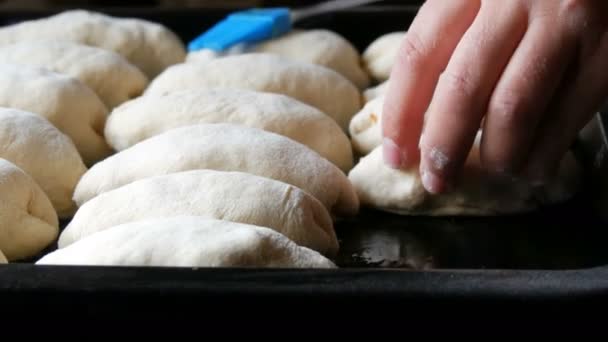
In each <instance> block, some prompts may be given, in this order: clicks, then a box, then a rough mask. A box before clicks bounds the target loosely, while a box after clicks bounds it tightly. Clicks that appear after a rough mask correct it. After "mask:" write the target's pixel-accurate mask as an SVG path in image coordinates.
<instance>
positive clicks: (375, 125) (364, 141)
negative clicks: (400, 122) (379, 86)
mask: <svg viewBox="0 0 608 342" xmlns="http://www.w3.org/2000/svg"><path fill="white" fill-rule="evenodd" d="M383 105H384V96H380V97H377V98H375V99H373V100H372V101H370V102H368V103H367V104H366V105H365V106H364V107H363V109H361V111H359V113H357V114H356V115H355V116H354V117H353V119H352V120H351V121H350V126H349V132H350V136H351V142H352V144H353V148H354V149H355V151H356V152H357V153H359V154H360V155H366V154H368V153H370V152H371V151H372V150H373V149H374V148H376V147H377V146H378V145H381V144H382V109H383V108H382V106H383Z"/></svg>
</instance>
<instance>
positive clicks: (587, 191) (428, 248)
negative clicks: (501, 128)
mask: <svg viewBox="0 0 608 342" xmlns="http://www.w3.org/2000/svg"><path fill="white" fill-rule="evenodd" d="M93 9H94V10H97V11H100V12H105V13H108V14H111V15H116V16H124V17H139V18H144V19H149V20H153V21H156V22H160V23H163V24H165V25H167V26H168V27H170V28H171V29H173V30H174V31H175V32H176V33H178V34H179V35H180V37H181V38H182V39H183V40H184V41H185V42H188V41H189V40H190V39H192V38H194V37H195V36H196V35H198V34H199V33H200V32H201V31H202V30H204V29H205V28H208V27H210V26H211V25H212V24H213V23H214V22H216V21H217V20H219V19H221V18H223V17H224V16H225V15H226V14H227V12H226V11H225V10H219V9H214V10H201V9H197V10H193V9H189V10H179V9H169V10H167V9H165V10H156V9H150V8H93ZM60 10H61V9H59V10H53V11H49V10H44V11H43V10H29V11H12V12H0V25H5V24H10V23H15V22H19V21H21V20H27V19H34V18H39V17H43V16H48V15H51V14H53V13H55V12H56V11H60ZM417 10H418V7H417V6H415V5H407V6H368V7H362V8H357V9H350V10H344V11H340V12H337V13H332V14H326V15H322V16H319V17H315V18H311V19H308V20H306V21H305V22H303V23H301V24H300V25H299V26H300V27H303V28H317V27H322V28H327V29H331V30H334V31H336V32H338V33H340V34H342V35H344V36H345V37H346V38H348V39H349V40H350V41H351V42H352V43H353V44H354V45H355V46H356V47H357V48H358V49H359V50H363V49H364V48H365V47H366V46H367V45H368V44H369V43H370V42H371V41H372V40H374V39H375V38H377V37H378V36H379V35H381V34H383V33H386V32H391V31H396V30H405V29H407V28H408V26H409V24H410V23H411V21H412V19H413V18H414V17H415V14H416V11H417ZM607 118H608V115H606V114H603V113H598V114H597V115H596V117H595V118H594V120H593V121H592V122H591V123H590V124H589V125H588V126H587V127H586V128H585V129H584V130H583V131H582V132H581V136H580V139H579V140H578V141H577V143H576V144H575V146H574V147H573V148H574V150H575V151H576V155H577V157H578V158H579V159H580V160H581V162H582V163H583V164H584V165H585V166H586V168H585V169H586V173H587V174H586V176H585V179H586V184H585V188H584V190H583V191H582V193H581V194H579V195H578V196H577V197H576V198H575V199H573V200H572V201H569V202H568V203H564V204H560V205H558V206H555V207H551V208H546V209H543V210H541V211H539V212H536V213H533V214H526V215H513V216H505V217H488V218H467V217H458V218H456V217H447V218H416V217H402V216H397V215H392V214H387V213H382V212H378V211H374V210H371V209H363V210H362V211H361V213H360V215H359V216H357V217H355V218H352V219H343V220H339V221H338V222H336V230H337V233H338V236H339V239H340V242H341V251H340V254H339V255H338V257H337V258H336V262H337V264H338V265H339V266H340V267H341V268H340V269H337V270H289V269H237V268H233V269H205V268H200V269H184V268H158V267H146V268H140V267H84V266H35V265H33V264H32V263H31V262H22V263H15V264H9V265H5V266H0V309H1V310H3V311H4V313H6V312H10V313H11V316H13V318H14V317H15V315H16V317H21V316H20V315H27V316H31V313H32V308H35V312H36V316H39V317H44V320H51V321H52V320H53V319H65V318H66V317H71V318H85V317H86V318H90V317H94V318H95V319H97V320H99V319H110V318H113V319H116V320H119V321H120V320H123V322H126V321H128V322H129V324H135V323H134V322H135V321H138V322H140V323H142V322H143V323H142V324H144V325H146V324H148V323H149V322H152V321H159V320H160V321H164V322H166V321H168V320H169V319H171V318H179V319H180V320H192V319H193V316H192V315H190V314H189V312H191V311H190V310H193V312H195V313H196V317H200V315H204V314H205V313H207V314H209V313H210V312H216V313H217V315H211V316H213V317H214V318H216V319H218V320H220V321H221V320H222V319H226V320H234V319H236V318H235V317H228V316H231V314H230V313H229V311H228V310H231V309H234V310H239V312H240V314H239V316H241V318H242V317H247V318H246V319H245V321H247V322H249V323H251V322H253V321H256V317H257V318H260V317H258V314H259V313H260V312H261V311H263V310H270V308H272V309H276V310H290V311H289V312H288V313H286V315H287V317H282V315H280V314H277V317H274V318H275V319H277V320H281V318H284V319H285V321H286V322H288V321H290V319H291V318H292V317H295V315H297V314H298V313H301V312H304V310H305V309H306V308H311V309H315V310H316V311H315V312H316V313H315V314H314V316H309V317H307V318H308V319H309V322H310V320H311V319H314V318H316V319H321V318H322V320H326V319H330V320H331V322H332V324H339V323H340V322H343V323H344V322H346V323H345V324H347V325H348V324H351V323H352V322H353V321H354V319H356V318H360V319H361V320H362V321H364V322H370V321H371V320H373V319H374V318H376V319H380V318H381V319H382V320H385V322H388V321H390V320H391V319H392V320H397V321H401V320H402V319H404V317H406V316H407V317H408V319H409V320H410V321H409V322H413V320H416V321H422V322H425V321H427V322H428V321H429V319H430V318H429V317H428V316H424V315H422V316H421V315H419V313H423V312H425V313H428V314H429V315H433V319H437V318H438V317H439V315H440V314H441V313H443V314H445V313H448V312H450V313H453V312H458V311H459V310H461V309H462V308H463V307H464V306H467V307H468V306H471V305H473V303H475V304H476V305H480V306H481V307H484V308H491V307H496V305H500V307H501V308H504V307H506V306H508V305H519V304H523V303H535V304H545V305H548V306H549V307H550V308H554V307H555V305H559V307H561V308H564V307H565V306H566V305H572V304H577V303H586V304H598V303H600V302H602V301H603V300H604V299H606V298H608V248H606V247H607V246H608V230H607V229H606V228H608V226H607V224H606V223H607V222H608V215H607V213H608V210H607V209H608V205H605V203H608V201H606V199H605V196H606V194H608V191H606V190H608V187H607V185H606V182H607V181H606V179H605V178H606V177H605V171H606V167H608V164H607V163H606V160H605V159H606V158H607V157H608V141H607V140H606V134H605V131H606V127H608V125H606V119H607ZM271 303H274V304H271ZM364 306H376V307H394V308H396V309H398V310H402V311H400V314H399V315H396V316H395V315H388V316H387V315H385V313H386V312H385V311H372V312H373V314H371V315H370V314H369V313H367V314H366V313H364V312H363V311H362V309H361V308H362V307H364ZM185 308H188V309H185ZM319 308H323V309H322V310H319ZM400 308H401V309H400ZM439 308H440V309H439ZM378 310H380V309H378ZM366 312H367V311H366ZM527 312H528V313H529V312H530V311H527ZM560 312H561V311H560ZM15 313H16V314H15ZM220 313H225V314H226V315H228V316H225V315H224V314H220ZM479 313H480V312H478V314H479ZM520 314H523V313H522V312H520ZM45 315H46V316H45ZM469 315H470V314H469ZM346 317H348V319H346ZM467 317H470V316H467ZM479 317H480V318H483V319H486V320H487V319H489V317H487V316H484V315H483V314H480V315H479ZM561 317H564V316H563V315H562V316H561ZM463 319H465V318H464V317H462V316H460V315H458V314H455V315H453V316H451V317H450V320H451V321H453V322H460V321H461V320H463ZM92 322H97V321H90V322H89V323H91V324H94V323H92ZM292 323H293V322H292ZM148 328H150V327H149V326H148Z"/></svg>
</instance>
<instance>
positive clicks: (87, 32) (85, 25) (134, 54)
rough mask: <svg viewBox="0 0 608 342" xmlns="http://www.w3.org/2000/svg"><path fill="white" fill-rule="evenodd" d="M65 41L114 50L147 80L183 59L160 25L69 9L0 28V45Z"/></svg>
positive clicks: (173, 37) (181, 47) (178, 46)
mask: <svg viewBox="0 0 608 342" xmlns="http://www.w3.org/2000/svg"><path fill="white" fill-rule="evenodd" d="M24 41H35V42H39V41H51V42H56V41H67V42H75V43H80V44H86V45H91V46H96V47H100V48H103V49H106V50H111V51H114V52H116V53H118V54H120V55H122V56H123V57H125V58H126V59H127V60H129V61H130V62H131V63H132V64H134V65H136V66H137V67H138V68H139V69H140V70H141V71H143V72H144V73H145V74H146V75H147V76H148V77H150V78H152V77H155V76H156V75H158V74H159V73H160V72H161V71H163V70H164V69H165V68H167V67H168V66H169V65H172V64H176V63H181V62H183V61H184V60H185V58H186V49H185V47H184V44H183V42H181V41H180V39H179V37H177V35H175V33H173V32H172V31H170V30H169V29H167V28H166V27H164V26H163V25H160V24H157V23H153V22H150V21H146V20H141V19H134V18H118V17H112V16H108V15H105V14H101V13H97V12H91V11H85V10H70V11H64V12H62V13H59V14H56V15H52V16H50V17H46V18H42V19H36V20H29V21H25V22H21V23H18V24H14V25H10V26H6V27H4V28H0V44H10V43H16V42H24Z"/></svg>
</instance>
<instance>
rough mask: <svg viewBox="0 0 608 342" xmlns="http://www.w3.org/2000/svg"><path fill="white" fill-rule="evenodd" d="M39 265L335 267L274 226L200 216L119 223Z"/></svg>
mask: <svg viewBox="0 0 608 342" xmlns="http://www.w3.org/2000/svg"><path fill="white" fill-rule="evenodd" d="M37 264H39V265H50V264H54V265H57V264H59V265H105V266H160V267H284V268H285V267H288V268H336V266H335V265H334V263H332V262H331V261H330V260H329V259H327V258H325V257H324V256H322V255H321V254H319V253H317V252H315V251H313V250H310V249H308V248H305V247H301V246H298V245H297V244H295V243H294V242H293V241H291V240H289V239H288V238H286V237H285V236H284V235H282V234H280V233H277V232H276V231H274V230H272V229H268V228H265V227H259V226H254V225H248V224H242V223H235V222H229V221H223V220H215V219H208V218H203V217H197V216H176V217H170V218H160V219H150V220H141V221H137V222H132V223H127V224H123V225H119V226H115V227H112V228H110V229H107V230H104V231H102V232H98V233H95V234H93V235H90V236H88V237H86V238H84V239H82V240H80V241H78V242H76V243H74V244H72V245H70V246H68V247H66V248H62V249H59V250H56V251H54V252H52V253H50V254H47V255H46V256H44V257H43V258H42V259H40V260H39V261H38V262H37Z"/></svg>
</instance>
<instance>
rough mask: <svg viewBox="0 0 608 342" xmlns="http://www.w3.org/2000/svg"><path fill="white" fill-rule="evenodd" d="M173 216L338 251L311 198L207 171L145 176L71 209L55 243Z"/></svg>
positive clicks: (262, 181)
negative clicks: (244, 227) (248, 227)
mask: <svg viewBox="0 0 608 342" xmlns="http://www.w3.org/2000/svg"><path fill="white" fill-rule="evenodd" d="M179 215H195V216H204V217H208V218H215V219H222V220H227V221H233V222H240V223H247V224H253V225H257V226H263V227H269V228H272V229H274V230H276V231H278V232H279V233H283V234H284V235H285V236H287V237H288V238H290V239H291V240H293V241H294V242H296V243H297V244H299V245H302V246H305V247H309V248H312V249H314V250H316V251H318V252H320V253H322V254H325V255H334V254H335V253H336V251H337V250H338V242H337V239H336V235H335V231H334V228H333V222H332V218H331V216H330V215H329V213H328V211H327V209H325V207H324V206H323V204H321V202H319V201H318V200H317V199H316V198H314V197H312V196H311V195H309V194H308V193H306V192H304V191H303V190H301V189H299V188H296V187H294V186H293V185H288V184H286V183H283V182H279V181H276V180H272V179H269V178H264V177H259V176H255V175H251V174H247V173H242V172H223V171H212V170H196V171H186V172H180V173H172V174H169V175H166V176H157V177H152V178H146V179H142V180H139V181H136V182H133V183H131V184H128V185H125V186H123V187H120V188H118V189H115V190H112V191H109V192H106V193H103V194H101V195H99V196H97V197H95V198H93V199H92V200H90V201H88V202H87V203H85V204H84V205H83V206H82V207H80V209H79V210H78V211H77V212H76V215H75V216H74V219H73V220H72V221H71V222H70V224H69V225H68V226H67V227H66V229H65V230H64V231H63V233H62V234H61V237H60V238H59V247H60V248H63V247H65V246H67V245H69V244H70V243H72V242H74V241H77V240H79V239H81V238H83V237H85V236H87V235H90V234H92V233H95V232H98V231H101V230H104V229H107V228H110V227H112V226H116V225H119V224H123V223H128V222H133V221H137V220H141V219H147V218H160V217H169V216H179Z"/></svg>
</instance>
